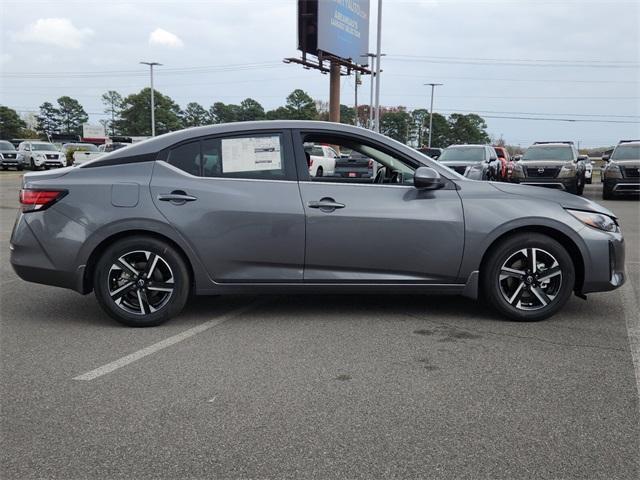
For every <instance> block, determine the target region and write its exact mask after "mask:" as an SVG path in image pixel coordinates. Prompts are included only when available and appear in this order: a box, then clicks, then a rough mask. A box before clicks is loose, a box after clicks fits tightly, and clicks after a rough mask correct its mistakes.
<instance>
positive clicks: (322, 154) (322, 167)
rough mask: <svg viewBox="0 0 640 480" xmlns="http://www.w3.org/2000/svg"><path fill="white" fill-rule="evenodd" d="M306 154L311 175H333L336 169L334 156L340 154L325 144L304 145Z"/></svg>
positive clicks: (336, 156)
mask: <svg viewBox="0 0 640 480" xmlns="http://www.w3.org/2000/svg"><path fill="white" fill-rule="evenodd" d="M304 151H305V152H306V153H307V154H308V157H307V163H308V165H309V175H311V176H312V177H326V176H331V175H333V173H334V171H335V169H336V158H338V157H339V156H340V155H338V153H337V152H336V151H335V150H334V149H333V148H331V147H329V146H327V145H316V144H309V145H305V148H304Z"/></svg>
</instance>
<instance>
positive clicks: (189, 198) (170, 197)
mask: <svg viewBox="0 0 640 480" xmlns="http://www.w3.org/2000/svg"><path fill="white" fill-rule="evenodd" d="M197 199H198V198H197V197H194V196H193V195H187V194H186V193H185V192H183V191H182V190H174V191H173V192H171V193H161V194H160V195H158V200H160V201H161V202H172V203H175V204H176V205H184V204H185V203H187V202H194V201H196V200H197Z"/></svg>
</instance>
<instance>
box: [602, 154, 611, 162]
mask: <svg viewBox="0 0 640 480" xmlns="http://www.w3.org/2000/svg"><path fill="white" fill-rule="evenodd" d="M610 159H611V155H602V161H603V162H608V161H609V160H610Z"/></svg>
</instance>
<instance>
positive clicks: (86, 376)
mask: <svg viewBox="0 0 640 480" xmlns="http://www.w3.org/2000/svg"><path fill="white" fill-rule="evenodd" d="M258 303H259V302H253V303H251V304H249V305H247V306H244V307H241V308H237V309H235V310H232V311H231V312H229V313H227V314H225V315H223V316H221V317H218V318H214V319H212V320H209V321H208V322H205V323H203V324H201V325H198V326H197V327H193V328H190V329H189V330H185V331H184V332H182V333H178V334H177V335H173V336H171V337H169V338H165V339H164V340H162V341H160V342H158V343H154V344H153V345H149V346H148V347H145V348H143V349H142V350H138V351H137V352H133V353H131V354H129V355H126V356H124V357H122V358H119V359H118V360H115V361H113V362H111V363H107V364H106V365H103V366H101V367H98V368H96V369H94V370H91V371H90V372H87V373H83V374H82V375H78V376H77V377H74V378H73V379H74V380H84V381H87V380H95V379H96V378H98V377H101V376H103V375H106V374H107V373H111V372H113V371H115V370H117V369H119V368H122V367H124V366H127V365H129V364H130V363H133V362H135V361H136V360H140V359H141V358H144V357H146V356H147V355H151V354H152V353H156V352H158V351H160V350H162V349H165V348H167V347H170V346H171V345H175V344H176V343H178V342H182V341H183V340H186V339H188V338H191V337H193V336H194V335H198V334H199V333H202V332H205V331H207V330H209V329H210V328H212V327H215V326H217V325H220V324H221V323H223V322H226V321H228V320H231V319H232V318H234V317H237V316H238V315H241V314H243V313H245V312H247V311H248V310H251V309H253V308H255V307H256V306H257V305H258Z"/></svg>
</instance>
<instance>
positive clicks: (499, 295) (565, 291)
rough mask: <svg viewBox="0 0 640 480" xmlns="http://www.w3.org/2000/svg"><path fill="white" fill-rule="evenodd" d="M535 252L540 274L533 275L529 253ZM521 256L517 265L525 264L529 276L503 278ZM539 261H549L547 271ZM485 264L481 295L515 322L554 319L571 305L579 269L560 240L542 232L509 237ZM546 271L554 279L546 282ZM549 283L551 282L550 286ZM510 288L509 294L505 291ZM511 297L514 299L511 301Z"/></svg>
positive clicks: (481, 273)
mask: <svg viewBox="0 0 640 480" xmlns="http://www.w3.org/2000/svg"><path fill="white" fill-rule="evenodd" d="M523 250H525V251H526V252H527V255H526V256H525V255H524V254H522V253H521V252H522V251H523ZM533 250H536V257H537V260H538V261H536V264H537V268H536V270H537V273H531V268H530V267H531V266H532V265H531V264H528V265H527V263H526V262H529V259H530V258H532V257H533V255H532V254H531V253H529V252H532V251H533ZM518 255H520V256H521V257H522V260H516V262H518V261H521V262H523V263H522V265H523V266H522V270H523V271H525V272H526V275H523V276H518V275H515V274H510V273H509V274H507V275H503V274H502V272H503V270H502V269H503V267H504V265H505V263H507V262H508V261H510V260H511V259H517V258H518ZM551 260H553V261H554V262H551ZM539 261H540V262H546V263H545V264H544V268H543V266H542V264H541V263H538V262H539ZM555 262H557V264H558V265H557V266H555V267H552V266H550V265H547V264H551V265H555ZM483 265H484V267H483V269H482V271H481V272H480V275H481V294H482V295H484V298H485V299H486V300H487V301H488V303H489V304H490V305H491V306H493V307H494V308H495V309H496V310H497V311H498V312H500V313H501V314H502V315H504V316H506V317H508V318H510V319H511V320H516V321H521V322H535V321H539V320H544V319H546V318H549V317H551V316H552V315H554V314H555V313H556V312H557V311H558V310H560V308H562V306H563V305H564V304H565V303H566V302H567V300H568V299H569V297H570V296H571V293H572V292H573V289H574V285H575V278H576V275H575V267H574V265H573V261H572V260H571V256H570V255H569V253H568V252H567V251H566V249H565V248H564V247H563V246H562V245H561V244H560V243H558V242H557V241H556V240H554V239H553V238H551V237H548V236H547V235H543V234H539V233H521V234H515V235H513V236H510V237H507V238H506V239H504V240H502V241H501V242H500V243H499V244H497V245H496V246H495V247H494V248H492V250H491V251H490V252H489V253H488V257H487V259H486V261H485V262H484V263H483ZM513 271H514V272H515V271H516V270H513ZM545 271H546V272H547V273H546V275H549V274H553V277H552V278H549V279H547V280H544V279H545V273H544V272H545ZM557 271H559V272H560V274H558V273H557ZM502 277H505V278H502ZM532 277H533V281H532V282H531V278H532ZM545 281H546V282H548V283H547V284H546V286H544V284H545ZM529 282H531V283H529ZM520 284H522V285H520ZM509 288H510V289H511V290H510V291H509V292H507V291H505V290H507V289H509ZM518 288H520V289H518ZM534 290H535V291H536V292H538V295H540V296H538V295H536V294H535V293H536V292H534ZM540 292H542V293H540ZM511 294H513V297H511V298H508V295H511ZM545 299H546V300H547V303H546V304H545V303H544V300H545ZM509 300H511V302H510V301H509Z"/></svg>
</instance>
